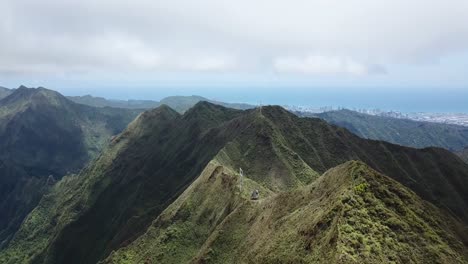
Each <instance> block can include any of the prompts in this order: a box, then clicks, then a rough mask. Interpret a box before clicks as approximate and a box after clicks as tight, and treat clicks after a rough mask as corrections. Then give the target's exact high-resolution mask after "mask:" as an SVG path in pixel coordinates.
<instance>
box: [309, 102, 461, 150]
mask: <svg viewBox="0 0 468 264" xmlns="http://www.w3.org/2000/svg"><path fill="white" fill-rule="evenodd" d="M309 116H315V117H318V118H321V119H323V120H325V121H327V122H330V123H332V124H335V125H338V126H341V127H344V128H347V129H348V130H349V131H351V132H353V133H354V134H356V135H358V136H360V137H363V138H369V139H375V140H383V141H387V142H391V143H394V144H399V145H403V146H409V147H415V148H425V147H441V148H445V149H448V150H451V151H458V150H461V149H463V148H464V147H466V146H468V128H467V127H463V126H457V125H449V124H437V123H429V122H419V121H413V120H406V119H397V118H392V117H382V116H372V115H367V114H361V113H358V112H354V111H350V110H339V111H330V112H325V113H321V114H313V115H309Z"/></svg>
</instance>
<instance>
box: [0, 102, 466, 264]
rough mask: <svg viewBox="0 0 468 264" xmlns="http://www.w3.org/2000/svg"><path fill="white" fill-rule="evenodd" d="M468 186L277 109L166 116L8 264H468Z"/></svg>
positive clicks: (30, 222)
mask: <svg viewBox="0 0 468 264" xmlns="http://www.w3.org/2000/svg"><path fill="white" fill-rule="evenodd" d="M353 160H355V161H353ZM239 167H240V168H242V169H243V170H244V172H245V176H244V179H243V181H242V183H241V182H240V179H239V175H238V173H237V171H238V168H239ZM241 184H242V185H241ZM467 186H468V165H467V164H465V163H463V162H462V161H461V160H460V159H459V158H458V157H457V156H455V155H454V154H452V153H451V152H449V151H446V150H443V149H440V148H426V149H414V148H408V147H403V146H398V145H394V144H390V143H386V142H383V141H374V140H368V139H362V138H360V137H358V136H356V135H354V134H352V133H350V132H349V131H348V130H346V129H343V128H340V127H338V126H335V125H331V124H328V123H326V122H325V121H322V120H320V119H317V118H300V117H297V116H296V115H294V114H292V113H290V112H288V111H286V110H285V109H283V108H281V107H277V106H265V107H259V108H256V109H250V110H235V109H229V108H225V107H222V106H219V105H215V104H211V103H208V102H199V103H197V104H196V105H195V106H194V107H192V108H191V109H189V110H188V111H186V112H185V113H184V114H179V113H178V112H177V111H175V110H173V109H171V108H169V107H167V106H165V105H163V106H160V107H158V108H155V109H152V110H149V111H146V112H144V113H143V114H140V115H139V116H138V117H137V118H136V119H135V120H134V121H133V122H131V123H130V124H129V126H128V127H127V129H126V130H125V131H123V132H122V133H121V134H120V135H119V136H117V137H115V138H113V140H112V141H111V142H110V145H109V146H108V147H107V148H106V149H104V150H103V152H102V154H101V155H100V156H99V157H98V158H97V159H95V160H93V161H92V162H91V163H90V164H89V165H88V166H87V167H86V168H85V169H83V170H82V171H81V173H79V174H78V175H70V176H66V177H64V178H63V179H62V180H60V181H59V182H58V183H56V184H54V185H53V187H52V188H51V189H50V191H49V192H48V193H47V194H46V195H45V196H44V197H43V198H42V199H41V201H40V202H39V204H38V206H37V207H36V208H35V209H34V210H33V211H32V212H31V213H30V214H29V215H28V216H27V217H26V219H25V220H24V221H23V223H22V224H21V226H20V228H19V230H18V231H17V232H16V233H15V235H14V236H13V239H12V240H11V241H10V242H9V243H8V245H7V246H6V247H5V248H4V249H3V250H1V251H0V262H2V263H97V262H103V263H145V262H146V263H232V262H236V261H240V262H243V263H275V262H276V263H314V262H318V263H324V262H326V263H353V262H356V263H362V262H365V263H391V262H396V263H427V262H435V263H465V262H466V261H467V260H468V259H467V257H468V252H467V247H466V243H467V241H468V240H467V239H468V237H467V230H466V228H465V225H466V223H468V201H467V199H466V195H465V194H466V193H467V191H468V190H466V188H467ZM255 189H257V190H259V192H260V194H261V196H260V199H259V200H251V199H250V193H251V191H252V190H255Z"/></svg>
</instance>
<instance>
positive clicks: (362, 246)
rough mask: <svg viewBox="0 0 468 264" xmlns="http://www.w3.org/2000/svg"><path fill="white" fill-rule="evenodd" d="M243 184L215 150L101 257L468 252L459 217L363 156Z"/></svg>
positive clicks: (313, 258) (432, 256)
mask: <svg viewBox="0 0 468 264" xmlns="http://www.w3.org/2000/svg"><path fill="white" fill-rule="evenodd" d="M246 181H247V182H249V184H246V185H248V186H249V187H254V188H255V187H257V186H258V185H259V184H258V183H255V182H253V181H252V180H251V179H246ZM238 186H239V176H238V174H237V173H236V172H235V171H234V170H233V168H229V167H227V166H225V165H223V161H222V158H221V159H219V158H215V159H214V160H213V161H212V162H210V163H209V164H208V166H207V167H206V168H205V170H204V171H203V172H202V174H201V175H200V177H198V178H197V180H196V181H195V182H194V183H193V184H192V185H191V186H190V187H189V188H187V190H186V191H185V192H184V193H183V194H182V195H181V196H180V197H179V198H178V199H177V200H176V201H175V202H174V203H173V204H171V205H170V206H169V207H168V208H167V209H166V210H165V211H164V212H163V213H161V215H160V216H159V217H158V218H157V219H156V220H155V221H154V222H153V224H152V225H151V227H150V228H149V229H148V230H147V232H146V233H145V234H144V235H142V236H141V237H139V238H138V239H137V240H135V241H134V242H133V243H131V244H130V245H127V246H125V247H122V248H121V249H119V250H118V251H116V252H113V253H112V254H111V255H110V256H109V257H108V258H107V259H106V260H105V261H103V263H428V262H431V263H465V262H466V261H468V258H467V257H468V254H467V253H468V251H467V248H466V247H465V246H464V245H463V244H462V243H461V242H460V241H461V240H463V239H466V235H467V234H466V232H465V233H463V235H464V236H465V237H460V236H459V231H460V229H459V224H458V223H457V222H456V221H454V220H453V219H451V218H450V217H446V216H444V214H443V212H441V211H440V209H437V208H435V207H434V206H433V205H431V204H429V203H427V202H425V201H423V200H421V199H420V198H419V197H418V196H417V195H416V194H414V193H413V192H412V191H410V190H408V189H407V188H405V187H404V186H402V185H401V184H399V183H397V182H395V181H394V180H392V179H390V178H388V177H386V176H383V175H381V174H379V173H378V172H376V171H374V170H372V169H370V168H369V167H368V166H367V165H365V164H364V163H362V162H355V161H351V162H347V163H345V164H343V165H339V166H337V167H335V168H332V169H330V170H329V171H327V172H326V173H325V174H324V175H323V176H321V177H319V178H318V179H317V180H316V181H315V182H314V183H312V184H310V185H307V186H305V187H301V188H298V189H295V190H292V191H288V192H282V193H279V194H269V195H266V194H265V195H264V194H262V195H263V196H262V199H260V200H258V201H251V200H249V197H248V193H245V192H242V193H240V192H239V188H238ZM214 197H216V199H213V198H214Z"/></svg>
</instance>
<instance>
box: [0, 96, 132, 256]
mask: <svg viewBox="0 0 468 264" xmlns="http://www.w3.org/2000/svg"><path fill="white" fill-rule="evenodd" d="M138 113H139V112H138V111H133V110H127V109H114V108H108V107H107V108H94V107H89V106H85V105H79V104H76V103H73V102H71V101H69V100H68V99H66V98H65V97H63V96H62V95H60V94H58V93H56V92H54V91H51V90H47V89H44V88H38V89H29V88H26V87H20V88H18V89H15V90H13V92H12V93H11V94H10V95H9V96H8V97H5V98H3V99H2V100H0V172H1V173H0V186H1V187H0V212H2V214H1V215H0V248H1V247H2V246H3V245H5V244H6V243H8V241H9V239H10V238H11V236H12V235H13V234H14V232H16V230H17V228H18V227H19V225H20V224H21V222H22V221H23V219H24V217H25V216H26V215H27V214H28V213H29V212H30V211H31V210H32V209H33V208H34V207H35V206H36V205H37V203H38V202H39V200H40V198H41V196H42V194H43V193H45V192H46V191H47V190H48V189H49V187H50V186H52V185H53V184H54V183H55V181H57V180H59V179H60V178H61V177H62V176H63V175H65V174H67V173H74V172H78V171H79V170H80V169H81V168H82V167H83V166H84V165H85V164H86V163H87V162H88V161H90V160H92V159H94V158H95V157H96V156H97V155H98V154H99V152H100V151H101V149H102V148H103V147H104V146H105V145H107V144H108V142H109V140H110V138H111V136H113V135H116V134H118V133H120V132H121V131H122V130H123V129H124V128H125V127H126V126H127V125H128V123H129V122H130V121H131V120H133V119H134V118H135V116H136V115H137V114H138Z"/></svg>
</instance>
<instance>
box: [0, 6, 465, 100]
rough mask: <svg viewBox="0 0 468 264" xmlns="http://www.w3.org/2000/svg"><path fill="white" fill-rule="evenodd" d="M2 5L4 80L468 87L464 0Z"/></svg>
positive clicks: (0, 67) (0, 69) (86, 84)
mask: <svg viewBox="0 0 468 264" xmlns="http://www.w3.org/2000/svg"><path fill="white" fill-rule="evenodd" d="M0 10H1V15H0V77H1V78H2V79H3V81H2V83H0V85H6V86H8V85H10V86H16V85H18V84H20V83H24V84H27V85H43V86H47V85H48V86H53V87H52V88H57V89H66V88H64V87H73V88H74V89H78V88H80V87H81V88H83V89H89V88H91V87H93V88H96V87H113V86H119V87H133V89H135V90H134V91H137V89H138V87H146V88H148V87H151V86H153V87H160V88H161V87H172V86H175V87H181V86H190V87H205V86H211V87H213V86H219V87H240V86H242V87H246V86H249V87H260V86H261V87H265V86H267V87H268V86H271V87H289V86H295V87H299V86H300V87H310V89H311V90H313V89H314V87H315V88H316V87H322V88H323V87H343V89H346V87H367V88H369V89H371V88H372V89H413V90H416V89H422V90H424V89H439V90H440V89H467V88H468V74H467V72H468V71H467V69H468V67H467V66H468V1H466V0H388V1H385V0H363V1H357V0H346V1H338V0H318V1H317V0H315V1H314V0H257V1H254V0H235V1H233V0H197V1H194V0H167V1H161V0H132V1H123V0H67V1H63V0H42V1H37V0H2V1H0ZM70 89H71V88H70ZM96 89H97V88H96ZM102 89H105V88H102ZM155 89H157V88H155ZM161 89H162V88H161ZM226 89H229V88H226ZM75 92H77V91H76V90H75Z"/></svg>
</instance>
